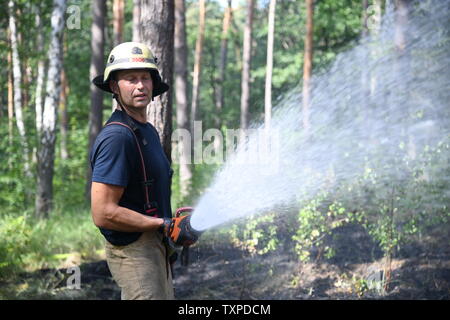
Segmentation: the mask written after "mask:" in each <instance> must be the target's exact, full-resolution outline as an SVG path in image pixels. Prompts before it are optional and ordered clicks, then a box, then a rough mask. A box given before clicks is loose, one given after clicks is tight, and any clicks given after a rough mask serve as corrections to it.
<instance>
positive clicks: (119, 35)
mask: <svg viewBox="0 0 450 320" xmlns="http://www.w3.org/2000/svg"><path fill="white" fill-rule="evenodd" d="M113 15H114V19H113V30H114V46H117V45H118V44H120V43H122V41H123V19H124V0H114V3H113Z"/></svg>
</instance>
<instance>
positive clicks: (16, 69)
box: [8, 0, 31, 177]
mask: <svg viewBox="0 0 450 320" xmlns="http://www.w3.org/2000/svg"><path fill="white" fill-rule="evenodd" d="M8 9H9V29H10V36H11V52H12V55H11V57H12V70H13V94H14V113H15V116H16V125H17V129H18V131H19V136H20V144H21V146H22V149H23V162H24V172H25V175H26V176H27V177H31V171H30V164H29V159H28V156H29V148H28V142H27V136H26V130H25V122H24V118H23V101H22V72H21V67H20V57H19V41H18V33H17V21H16V16H15V6H14V1H12V0H10V1H9V2H8Z"/></svg>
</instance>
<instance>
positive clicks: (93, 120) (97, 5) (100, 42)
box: [86, 0, 106, 201]
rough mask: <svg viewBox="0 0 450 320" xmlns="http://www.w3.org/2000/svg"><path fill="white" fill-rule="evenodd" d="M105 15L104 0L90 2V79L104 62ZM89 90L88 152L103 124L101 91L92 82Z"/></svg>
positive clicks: (99, 71)
mask: <svg viewBox="0 0 450 320" xmlns="http://www.w3.org/2000/svg"><path fill="white" fill-rule="evenodd" d="M105 15H106V1H105V0H100V1H94V2H92V26H91V33H92V38H91V52H92V53H91V67H90V69H89V76H90V79H93V78H94V77H96V76H97V75H99V74H101V73H103V70H104V67H105V62H104V58H103V53H104V46H105V34H104V29H105ZM90 91H91V110H90V112H89V146H88V154H89V151H90V150H91V149H92V146H93V145H94V142H95V138H97V135H98V134H99V132H100V130H101V129H102V125H103V91H102V90H100V89H99V88H97V87H96V86H95V85H94V84H93V83H92V82H91V86H90ZM86 177H87V179H86V199H87V200H88V201H89V200H90V194H91V193H90V190H91V178H92V172H91V166H90V165H89V160H88V166H87V175H86Z"/></svg>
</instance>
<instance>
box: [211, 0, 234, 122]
mask: <svg viewBox="0 0 450 320" xmlns="http://www.w3.org/2000/svg"><path fill="white" fill-rule="evenodd" d="M232 15H233V8H232V5H231V0H228V7H227V8H226V9H225V13H224V15H223V23H222V40H221V43H220V63H219V75H218V78H217V81H216V82H217V86H216V117H215V119H216V121H215V122H216V127H217V128H218V129H220V127H221V125H222V124H221V120H222V118H221V114H222V109H223V104H224V98H223V83H224V81H225V69H226V66H227V55H228V38H229V35H228V33H229V29H230V24H231V19H232Z"/></svg>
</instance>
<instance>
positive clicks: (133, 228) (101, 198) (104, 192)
mask: <svg viewBox="0 0 450 320" xmlns="http://www.w3.org/2000/svg"><path fill="white" fill-rule="evenodd" d="M124 189H125V188H123V187H119V186H114V185H110V184H104V183H99V182H92V187H91V210H92V219H93V220H94V223H95V225H96V226H97V227H101V228H105V229H110V230H116V231H124V232H144V231H150V230H157V229H158V228H159V227H160V226H161V225H162V224H163V222H164V220H163V219H161V218H153V217H148V216H145V215H143V214H140V213H139V212H136V211H133V210H130V209H127V208H124V207H121V206H119V200H120V198H121V197H122V194H123V192H124Z"/></svg>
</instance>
